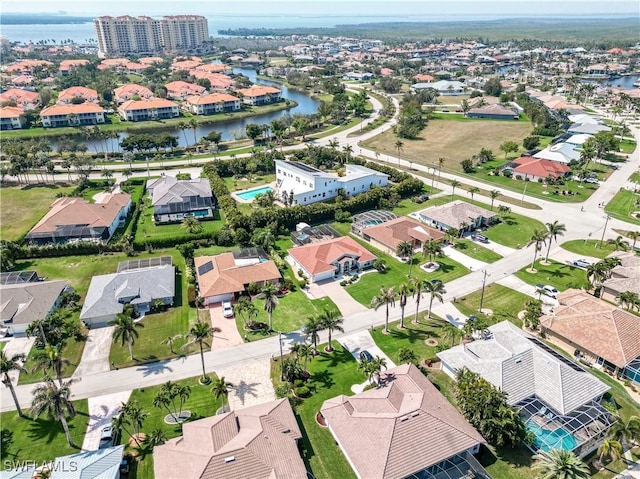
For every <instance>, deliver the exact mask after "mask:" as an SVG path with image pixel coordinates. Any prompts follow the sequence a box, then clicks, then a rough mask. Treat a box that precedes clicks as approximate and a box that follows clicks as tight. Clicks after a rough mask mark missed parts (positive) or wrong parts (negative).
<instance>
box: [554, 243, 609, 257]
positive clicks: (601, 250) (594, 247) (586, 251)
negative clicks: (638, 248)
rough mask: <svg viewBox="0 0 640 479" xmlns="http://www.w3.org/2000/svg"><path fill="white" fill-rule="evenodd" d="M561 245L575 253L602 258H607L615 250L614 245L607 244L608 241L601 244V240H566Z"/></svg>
mask: <svg viewBox="0 0 640 479" xmlns="http://www.w3.org/2000/svg"><path fill="white" fill-rule="evenodd" d="M560 246H562V248H564V249H566V250H567V251H571V252H572V253H575V254H579V255H584V256H591V257H593V258H600V259H603V258H606V257H607V256H609V255H610V254H611V253H613V251H614V249H613V246H612V245H609V244H607V243H606V241H605V242H603V243H602V245H600V241H599V240H572V241H566V242H564V243H562V244H561V245H560Z"/></svg>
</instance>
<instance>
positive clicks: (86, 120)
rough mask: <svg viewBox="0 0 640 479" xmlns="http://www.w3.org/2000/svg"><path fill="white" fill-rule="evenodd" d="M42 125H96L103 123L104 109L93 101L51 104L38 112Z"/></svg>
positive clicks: (48, 126)
mask: <svg viewBox="0 0 640 479" xmlns="http://www.w3.org/2000/svg"><path fill="white" fill-rule="evenodd" d="M40 118H41V119H42V126H44V127H45V128H52V127H53V128H54V127H58V126H75V125H98V124H100V123H104V109H103V108H102V107H100V106H99V105H96V104H94V103H88V102H85V103H81V104H79V105H73V104H70V105H53V106H50V107H48V108H45V109H44V110H42V111H41V112H40Z"/></svg>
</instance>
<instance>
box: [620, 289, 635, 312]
mask: <svg viewBox="0 0 640 479" xmlns="http://www.w3.org/2000/svg"><path fill="white" fill-rule="evenodd" d="M639 300H640V298H638V293H634V292H633V291H623V292H622V293H620V294H618V296H616V301H618V303H620V306H622V307H623V308H625V309H626V310H627V311H629V310H630V309H631V308H633V307H635V306H636V305H637V304H638V301H639Z"/></svg>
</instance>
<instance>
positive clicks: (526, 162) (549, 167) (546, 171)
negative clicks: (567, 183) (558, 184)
mask: <svg viewBox="0 0 640 479" xmlns="http://www.w3.org/2000/svg"><path fill="white" fill-rule="evenodd" d="M512 163H516V164H517V165H518V166H517V167H516V168H514V169H513V173H514V174H520V175H533V176H538V177H541V178H546V177H547V176H549V175H551V176H554V177H556V178H559V177H561V176H564V175H565V174H567V173H568V172H569V171H570V170H571V168H569V166H567V165H565V164H564V163H559V162H557V161H551V160H545V159H541V158H533V157H531V156H523V157H521V158H516V159H515V160H513V161H512Z"/></svg>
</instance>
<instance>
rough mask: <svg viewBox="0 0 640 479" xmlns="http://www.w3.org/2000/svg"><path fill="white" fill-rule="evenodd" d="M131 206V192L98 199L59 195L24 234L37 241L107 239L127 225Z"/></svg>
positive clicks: (63, 241) (46, 242)
mask: <svg viewBox="0 0 640 479" xmlns="http://www.w3.org/2000/svg"><path fill="white" fill-rule="evenodd" d="M130 210H131V195H125V194H117V195H112V194H108V195H104V197H103V198H102V199H101V200H100V201H99V202H97V203H89V202H88V201H87V200H85V199H83V198H70V197H62V198H58V199H57V200H55V201H54V202H53V204H52V205H51V209H50V210H49V212H48V213H47V214H46V215H45V216H44V217H43V218H42V219H41V220H40V221H38V223H37V224H36V225H35V226H34V227H33V228H32V229H31V231H29V233H27V235H26V237H25V238H26V240H27V242H29V243H34V244H37V245H41V244H48V243H65V242H67V241H94V242H105V243H106V242H107V241H109V239H111V237H112V236H113V233H115V231H116V230H117V229H118V228H119V227H120V226H124V224H125V221H126V219H127V216H128V215H129V211H130Z"/></svg>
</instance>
